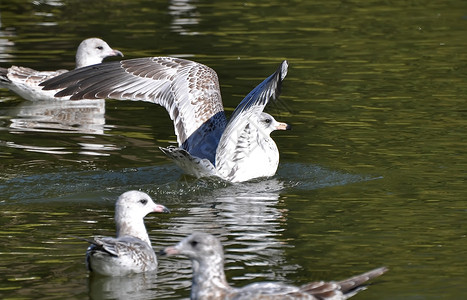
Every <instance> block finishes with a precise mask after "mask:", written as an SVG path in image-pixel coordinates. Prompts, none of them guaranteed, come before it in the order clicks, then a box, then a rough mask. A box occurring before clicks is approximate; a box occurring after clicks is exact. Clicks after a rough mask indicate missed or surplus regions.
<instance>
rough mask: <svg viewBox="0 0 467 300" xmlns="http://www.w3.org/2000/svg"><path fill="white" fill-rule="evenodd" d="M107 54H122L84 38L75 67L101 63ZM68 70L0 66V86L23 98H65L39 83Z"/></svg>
mask: <svg viewBox="0 0 467 300" xmlns="http://www.w3.org/2000/svg"><path fill="white" fill-rule="evenodd" d="M108 56H123V54H122V52H120V51H118V50H114V49H112V48H110V46H109V45H108V44H107V43H106V42H105V41H103V40H101V39H98V38H90V39H86V40H84V41H82V42H81V44H79V47H78V50H77V52H76V68H81V67H85V66H89V65H94V64H98V63H101V62H102V60H103V59H104V58H106V57H108ZM66 72H68V70H57V71H36V70H33V69H30V68H26V67H18V66H11V67H10V68H8V69H5V68H0V88H7V89H9V90H11V91H12V92H15V93H16V94H18V95H19V96H21V97H22V98H24V99H27V100H31V101H35V100H67V98H62V97H55V96H54V94H55V93H56V92H57V91H44V90H42V87H40V86H39V83H41V82H44V81H45V80H47V79H50V78H53V77H55V76H58V75H60V74H63V73H66Z"/></svg>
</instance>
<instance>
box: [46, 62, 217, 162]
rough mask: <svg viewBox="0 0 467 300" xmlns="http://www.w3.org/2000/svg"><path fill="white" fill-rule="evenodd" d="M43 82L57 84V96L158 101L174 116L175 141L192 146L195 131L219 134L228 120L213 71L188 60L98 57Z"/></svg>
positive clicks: (53, 86)
mask: <svg viewBox="0 0 467 300" xmlns="http://www.w3.org/2000/svg"><path fill="white" fill-rule="evenodd" d="M41 86H44V89H45V90H51V89H60V90H61V91H60V92H58V93H57V94H56V96H71V99H72V100H77V99H101V98H111V99H118V100H139V101H148V102H153V103H157V104H159V105H162V106H163V107H164V108H165V109H166V110H167V112H168V113H169V115H170V118H171V119H172V120H173V123H174V128H175V134H176V135H177V141H178V144H179V146H182V145H183V146H182V147H183V148H184V149H186V150H187V151H190V152H191V150H192V148H196V147H197V145H192V140H194V139H191V140H189V138H190V137H191V136H192V135H193V134H195V133H196V134H197V135H200V136H201V137H202V138H204V136H205V135H207V136H209V135H214V136H219V137H220V135H221V134H222V131H223V130H224V128H225V124H226V118H225V115H224V109H223V105H222V99H221V94H220V88H219V82H218V78H217V74H216V72H215V71H214V70H212V69H211V68H209V67H207V66H205V65H202V64H199V63H196V62H193V61H189V60H184V59H179V58H173V57H147V58H136V59H129V60H122V61H119V62H108V63H102V64H97V65H92V66H89V67H84V68H79V69H76V70H73V71H70V72H68V73H65V74H63V75H61V76H57V77H55V78H53V79H51V80H48V81H46V82H44V83H42V84H41ZM212 122H214V124H215V126H218V127H216V129H215V130H213V129H212V128H213V126H206V124H209V125H211V124H210V123H212ZM203 124H204V126H203ZM215 126H214V127H215ZM200 130H201V131H202V132H201V133H200ZM218 130H220V133H219V132H217V131H218ZM213 131H215V132H213ZM195 140H196V141H195V142H199V139H198V138H197V139H195ZM217 141H218V138H217ZM216 146H217V145H216ZM214 151H215V150H214ZM201 158H203V157H201Z"/></svg>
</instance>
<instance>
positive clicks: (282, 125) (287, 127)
mask: <svg viewBox="0 0 467 300" xmlns="http://www.w3.org/2000/svg"><path fill="white" fill-rule="evenodd" d="M276 129H277V130H291V129H292V126H290V125H289V124H287V123H282V122H279V125H277V127H276Z"/></svg>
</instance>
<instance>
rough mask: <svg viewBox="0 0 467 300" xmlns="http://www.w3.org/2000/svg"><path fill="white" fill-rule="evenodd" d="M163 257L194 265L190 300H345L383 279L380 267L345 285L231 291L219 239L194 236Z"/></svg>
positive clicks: (269, 285) (265, 285)
mask: <svg viewBox="0 0 467 300" xmlns="http://www.w3.org/2000/svg"><path fill="white" fill-rule="evenodd" d="M160 254H161V255H184V256H187V257H188V258H189V259H190V260H191V261H192V269H193V278H192V286H191V299H193V300H194V299H196V300H202V299H225V300H227V299H236V300H240V299H245V300H255V299H262V300H273V299H290V300H292V299H309V300H319V299H320V300H331V299H332V300H343V299H348V298H350V297H352V296H353V295H355V294H356V293H357V292H359V291H361V290H363V289H365V286H363V284H364V283H365V282H366V281H368V280H370V279H373V278H375V277H378V276H380V275H382V274H383V273H384V272H386V271H387V268H385V267H381V268H377V269H374V270H372V271H369V272H366V273H363V274H361V275H357V276H354V277H351V278H349V279H346V280H342V281H330V282H324V281H318V282H312V283H308V284H305V285H303V286H300V287H297V286H293V285H288V284H284V283H280V282H257V283H252V284H249V285H247V286H244V287H241V288H234V287H231V286H230V285H229V284H228V282H227V280H226V278H225V273H224V251H223V248H222V245H221V243H220V242H219V240H218V239H217V238H215V237H214V236H213V235H211V234H207V233H200V232H197V233H193V234H191V235H190V236H188V237H186V238H185V239H183V240H182V241H181V242H179V243H178V244H177V245H175V246H173V247H167V248H165V249H164V250H162V251H161V253H160Z"/></svg>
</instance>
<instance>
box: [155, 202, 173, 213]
mask: <svg viewBox="0 0 467 300" xmlns="http://www.w3.org/2000/svg"><path fill="white" fill-rule="evenodd" d="M154 212H159V213H164V214H168V213H170V210H169V209H168V208H167V207H165V206H164V205H161V204H156V207H155V208H154Z"/></svg>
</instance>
